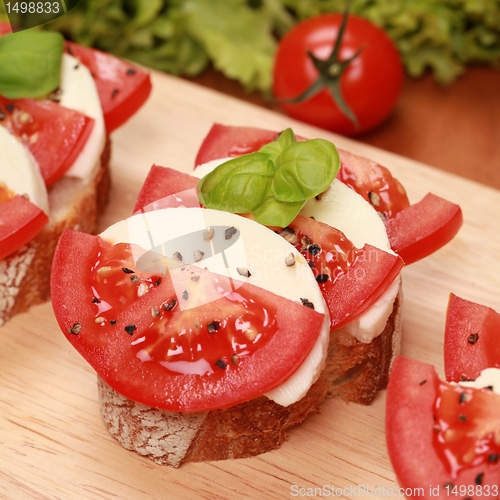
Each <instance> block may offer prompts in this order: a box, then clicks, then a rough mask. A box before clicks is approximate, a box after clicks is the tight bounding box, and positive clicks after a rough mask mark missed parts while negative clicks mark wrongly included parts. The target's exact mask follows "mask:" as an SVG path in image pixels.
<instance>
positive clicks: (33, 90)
mask: <svg viewBox="0 0 500 500" xmlns="http://www.w3.org/2000/svg"><path fill="white" fill-rule="evenodd" d="M63 50H64V38H63V36H62V35H61V34H60V33H57V32H52V31H45V32H42V31H31V30H29V31H21V32H18V33H10V34H8V35H5V36H3V37H0V94H1V95H3V96H4V97H7V98H8V99H20V98H23V97H31V98H37V97H43V96H45V95H47V94H49V93H50V92H52V91H54V90H55V89H56V88H57V87H59V84H60V79H61V60H62V53H63Z"/></svg>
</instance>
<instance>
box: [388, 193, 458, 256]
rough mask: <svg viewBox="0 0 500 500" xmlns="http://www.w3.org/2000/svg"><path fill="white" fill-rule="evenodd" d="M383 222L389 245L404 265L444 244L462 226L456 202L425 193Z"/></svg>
mask: <svg viewBox="0 0 500 500" xmlns="http://www.w3.org/2000/svg"><path fill="white" fill-rule="evenodd" d="M384 222H385V228H386V229H387V234H388V236H389V241H390V242H391V248H392V249H393V250H394V251H395V252H396V253H398V254H399V255H401V257H403V260H404V261H405V264H406V265H408V264H412V263H413V262H416V261H417V260H420V259H423V258H424V257H427V256H428V255H430V254H431V253H433V252H435V251H436V250H439V249H440V248H441V247H443V246H444V245H446V243H448V242H449V241H450V240H451V239H452V238H453V237H454V236H455V235H456V234H457V232H458V230H459V229H460V228H461V227H462V222H463V217H462V210H461V209H460V207H459V206H458V205H455V204H454V203H451V202H449V201H446V200H444V199H443V198H440V197H439V196H436V195H434V194H432V193H429V194H427V195H425V197H424V198H423V199H422V200H421V201H419V202H418V203H415V204H414V205H411V206H410V207H408V208H405V209H404V210H403V211H401V212H399V213H397V214H396V215H395V216H394V217H392V218H389V219H386V220H385V221H384Z"/></svg>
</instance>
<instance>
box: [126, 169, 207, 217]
mask: <svg viewBox="0 0 500 500" xmlns="http://www.w3.org/2000/svg"><path fill="white" fill-rule="evenodd" d="M199 181H200V179H198V178H197V177H193V176H192V175H189V174H185V173H183V172H179V171H178V170H174V169H172V168H166V167H160V166H159V165H153V166H152V167H151V170H150V171H149V173H148V176H147V177H146V180H145V181H144V184H143V186H142V188H141V191H140V192H139V196H138V197H137V201H136V202H135V207H134V213H136V212H139V211H142V212H149V211H152V210H159V209H160V208H169V207H173V208H175V207H200V206H201V205H200V203H199V202H198V197H197V195H198V190H197V189H196V186H197V185H198V182H199Z"/></svg>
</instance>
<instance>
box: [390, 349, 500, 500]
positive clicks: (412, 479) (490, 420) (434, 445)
mask: <svg viewBox="0 0 500 500" xmlns="http://www.w3.org/2000/svg"><path fill="white" fill-rule="evenodd" d="M461 394H465V396H461ZM386 408H387V410H386V437H387V448H388V450H389V456H390V459H391V462H392V466H393V468H394V471H395V473H396V476H397V478H398V481H399V483H400V485H401V486H402V487H403V488H411V489H415V488H416V490H413V491H412V495H411V496H418V497H419V498H424V499H431V498H433V499H435V498H438V499H445V498H447V499H449V498H452V497H455V498H471V499H473V498H479V497H480V496H485V495H488V496H490V497H491V498H498V494H499V491H498V485H499V484H500V464H499V462H498V460H499V458H500V457H499V455H498V452H497V451H496V450H497V448H498V445H496V444H495V443H494V435H495V433H496V435H497V437H498V433H499V429H500V422H499V420H500V417H499V415H500V396H498V395H497V394H493V393H491V392H490V391H488V390H487V389H464V388H457V387H455V386H451V385H449V384H446V383H445V382H441V381H440V380H439V379H438V376H437V373H436V371H435V369H434V367H433V366H431V365H428V364H425V363H421V362H419V361H414V360H410V359H405V358H402V357H401V356H398V357H397V358H396V360H395V362H394V366H393V368H392V372H391V376H390V379H389V385H388V388H387V407H386ZM448 430H450V431H452V432H454V433H455V435H456V436H457V437H458V438H459V439H457V441H455V442H453V441H452V440H451V438H452V435H451V434H452V433H450V434H446V432H447V431H448ZM440 439H441V441H442V442H440ZM481 446H482V451H481ZM476 447H477V448H478V451H479V453H478V454H477V455H476V454H473V455H474V456H473V457H472V462H468V463H467V465H464V460H463V458H464V453H465V454H467V453H468V452H470V450H471V449H472V450H474V449H475V448H476ZM446 450H447V451H446ZM445 452H446V453H448V456H449V457H450V458H449V459H447V458H445ZM455 453H456V454H457V456H458V458H456V457H455V455H454V454H455ZM466 458H467V459H470V458H471V457H470V456H467V457H466ZM455 459H456V460H457V462H455ZM474 460H475V461H474ZM446 486H448V488H447V487H446ZM487 492H489V493H487Z"/></svg>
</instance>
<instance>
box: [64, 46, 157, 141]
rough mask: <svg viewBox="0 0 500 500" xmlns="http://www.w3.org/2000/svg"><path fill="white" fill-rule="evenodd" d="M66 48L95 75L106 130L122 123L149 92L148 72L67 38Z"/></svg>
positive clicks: (111, 129)
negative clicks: (69, 40)
mask: <svg viewBox="0 0 500 500" xmlns="http://www.w3.org/2000/svg"><path fill="white" fill-rule="evenodd" d="M66 51H67V52H68V53H69V54H71V55H72V56H74V57H76V58H77V59H78V60H79V61H80V62H82V63H83V64H85V66H87V68H88V69H89V70H90V72H91V73H92V76H93V77H94V80H95V83H96V86H97V92H98V93H99V98H100V100H101V106H102V111H103V113H104V122H105V124H106V131H107V133H108V134H110V133H111V132H113V130H115V129H117V128H118V127H120V126H121V125H123V124H124V123H125V122H126V121H127V120H128V119H129V118H130V117H131V116H132V115H133V114H134V113H135V112H136V111H137V110H138V109H139V108H140V107H141V106H142V105H143V104H144V103H145V102H146V99H147V98H148V96H149V94H150V93H151V80H150V78H149V74H148V73H146V72H145V71H142V70H141V69H139V68H137V67H136V66H133V65H132V64H130V63H128V62H126V61H124V60H122V59H119V58H118V57H115V56H113V55H111V54H108V53H106V52H101V51H100V50H96V49H91V48H89V47H83V46H82V45H78V44H76V43H73V42H68V41H67V42H66Z"/></svg>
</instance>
